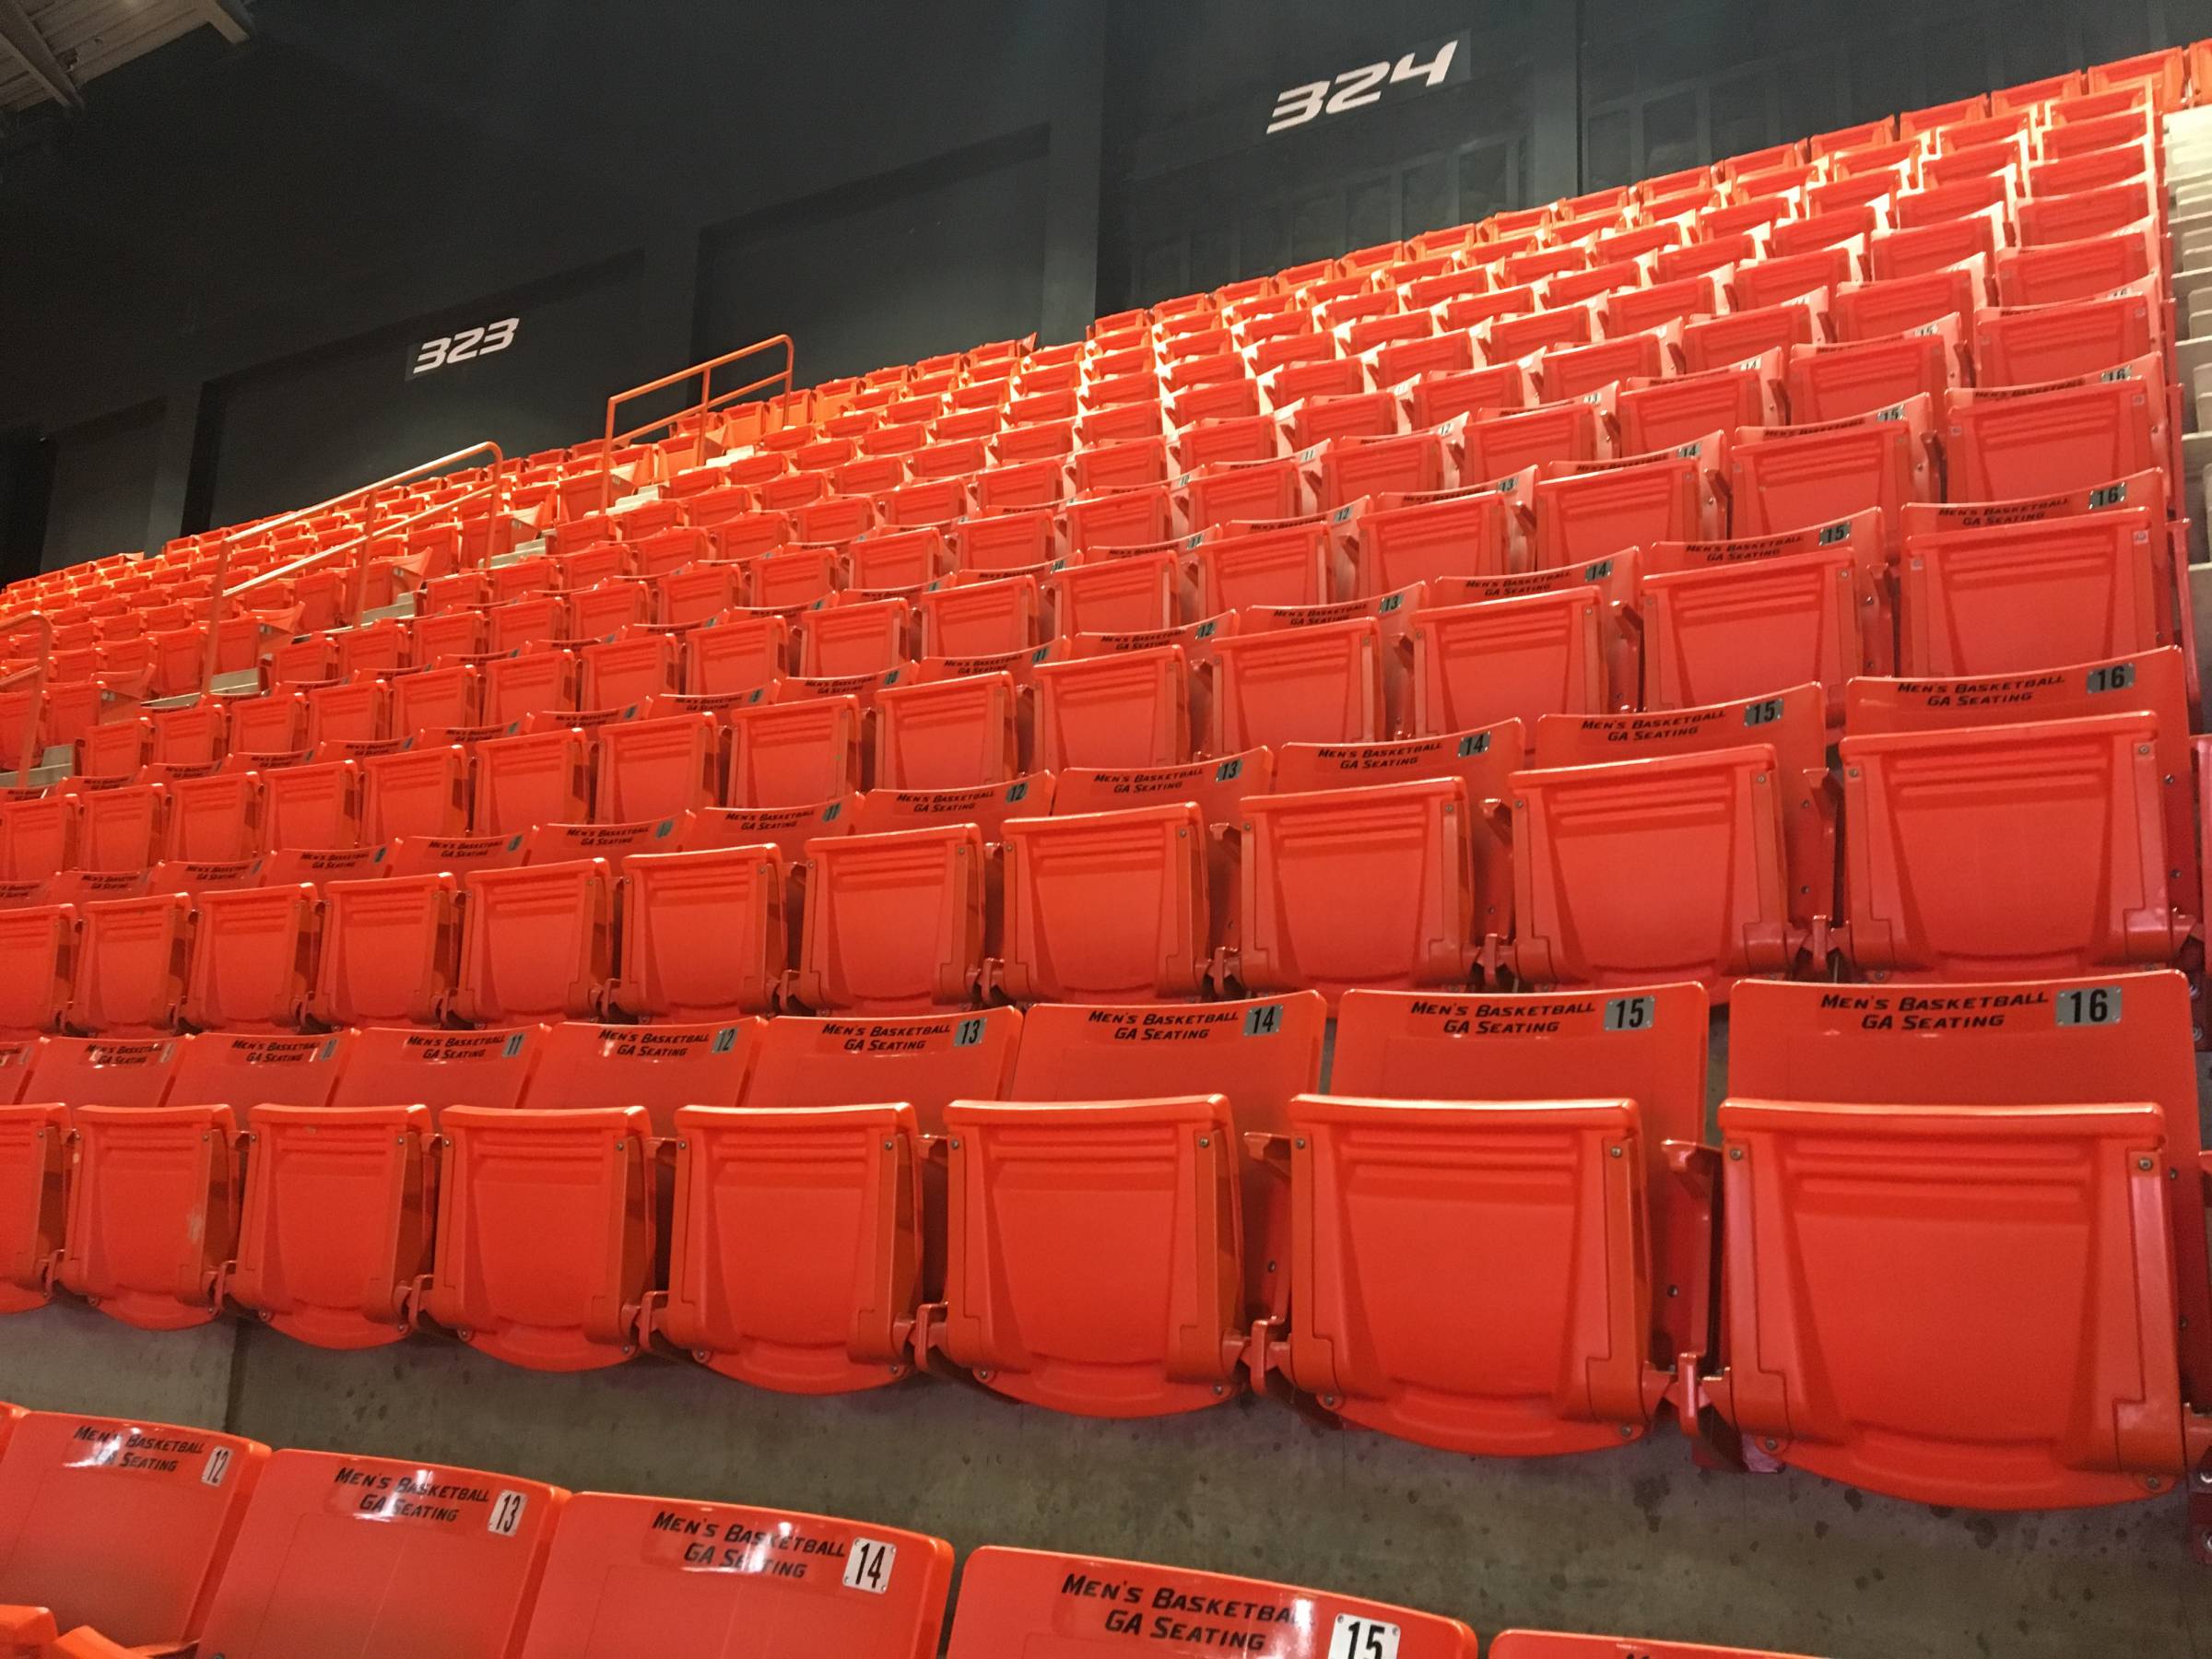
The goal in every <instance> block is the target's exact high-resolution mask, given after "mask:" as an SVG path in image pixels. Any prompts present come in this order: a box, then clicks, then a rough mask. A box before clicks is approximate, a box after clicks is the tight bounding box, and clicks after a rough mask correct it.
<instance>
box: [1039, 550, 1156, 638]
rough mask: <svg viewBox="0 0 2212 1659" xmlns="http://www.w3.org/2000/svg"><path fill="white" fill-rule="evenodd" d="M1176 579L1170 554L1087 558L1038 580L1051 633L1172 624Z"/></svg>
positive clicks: (1125, 630)
mask: <svg viewBox="0 0 2212 1659" xmlns="http://www.w3.org/2000/svg"><path fill="white" fill-rule="evenodd" d="M1179 580H1180V575H1179V571H1178V569H1177V560H1176V557H1175V555H1174V554H1173V553H1171V552H1165V551H1162V552H1146V553H1141V554H1136V555H1133V556H1131V557H1128V558H1124V559H1115V558H1108V557H1104V556H1100V555H1093V556H1092V558H1091V559H1090V560H1088V561H1087V562H1085V563H1082V564H1075V565H1068V566H1065V568H1062V569H1058V570H1055V571H1053V573H1052V574H1051V575H1050V576H1048V577H1046V578H1045V580H1044V584H1043V589H1044V600H1045V605H1046V606H1047V608H1048V610H1049V612H1050V614H1051V617H1052V629H1053V632H1054V633H1055V634H1077V633H1135V632H1141V631H1143V630H1145V629H1155V628H1172V627H1174V626H1175V623H1176V620H1177V618H1176V594H1177V588H1178V582H1179Z"/></svg>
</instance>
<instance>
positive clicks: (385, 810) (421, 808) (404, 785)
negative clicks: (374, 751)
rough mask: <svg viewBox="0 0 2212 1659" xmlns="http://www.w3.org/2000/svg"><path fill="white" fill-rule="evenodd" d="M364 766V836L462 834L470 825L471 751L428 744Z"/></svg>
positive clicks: (365, 838)
mask: <svg viewBox="0 0 2212 1659" xmlns="http://www.w3.org/2000/svg"><path fill="white" fill-rule="evenodd" d="M360 767H361V839H362V840H363V841H368V842H371V843H377V844H381V843H382V842H384V841H391V840H393V839H394V838H395V837H398V836H402V835H430V836H436V835H459V834H462V833H464V832H465V831H466V830H467V829H468V818H469V760H468V752H467V751H466V750H465V749H464V748H462V747H459V746H458V745H451V744H449V745H445V746H443V747H440V746H436V745H426V746H425V747H421V748H409V749H402V750H400V751H398V752H397V753H395V754H390V755H372V756H371V757H370V758H369V759H365V760H363V761H362V762H361V763H360Z"/></svg>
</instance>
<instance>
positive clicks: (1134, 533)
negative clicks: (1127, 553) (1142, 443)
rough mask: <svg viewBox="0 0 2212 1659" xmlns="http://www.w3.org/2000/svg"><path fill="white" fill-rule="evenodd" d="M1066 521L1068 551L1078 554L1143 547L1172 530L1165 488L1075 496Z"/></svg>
mask: <svg viewBox="0 0 2212 1659" xmlns="http://www.w3.org/2000/svg"><path fill="white" fill-rule="evenodd" d="M1065 521H1066V535H1067V546H1068V548H1069V550H1070V551H1072V552H1077V553H1080V552H1082V551H1084V550H1085V549H1087V548H1089V547H1143V546H1145V545H1146V544H1147V543H1149V542H1156V541H1159V540H1161V539H1162V538H1164V537H1166V536H1168V535H1172V534H1174V530H1175V524H1174V519H1173V509H1172V505H1171V500H1170V498H1169V495H1168V490H1167V487H1166V486H1165V485H1159V486H1154V487H1152V488H1146V489H1113V490H1107V491H1104V492H1103V493H1101V494H1099V495H1095V496H1077V497H1076V498H1075V499H1074V500H1071V501H1069V502H1068V503H1067V511H1066V513H1065Z"/></svg>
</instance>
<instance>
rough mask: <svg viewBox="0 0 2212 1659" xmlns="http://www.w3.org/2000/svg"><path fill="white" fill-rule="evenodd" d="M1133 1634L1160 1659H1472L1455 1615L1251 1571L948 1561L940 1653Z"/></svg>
mask: <svg viewBox="0 0 2212 1659" xmlns="http://www.w3.org/2000/svg"><path fill="white" fill-rule="evenodd" d="M1133 1637H1134V1638H1135V1639H1136V1640H1137V1641H1140V1642H1141V1643H1142V1644H1143V1645H1144V1646H1146V1647H1147V1648H1148V1649H1150V1650H1151V1651H1153V1652H1155V1653H1160V1654H1163V1655H1169V1656H1171V1659H1198V1656H1199V1655H1201V1654H1206V1653H1222V1652H1233V1651H1237V1650H1239V1649H1241V1650H1243V1651H1246V1652H1250V1653H1280V1654H1281V1655H1282V1656H1283V1659H1339V1656H1341V1655H1347V1654H1348V1655H1353V1656H1354V1659H1369V1655H1373V1654H1394V1655H1395V1659H1475V1632H1474V1631H1472V1630H1469V1629H1467V1627H1466V1626H1465V1625H1464V1624H1461V1623H1460V1622H1459V1621H1458V1620H1457V1619H1453V1618H1437V1617H1436V1616H1435V1615H1433V1614H1429V1613H1416V1612H1413V1611H1410V1610H1409V1609H1407V1608H1405V1607H1397V1606H1390V1605H1389V1604H1387V1603H1383V1602H1372V1601H1363V1600H1360V1599H1359V1598H1358V1597H1355V1596H1348V1595H1336V1594H1330V1593H1328V1592H1325V1591H1317V1590H1300V1589H1297V1588H1295V1587H1293V1586H1291V1585H1288V1584H1276V1583H1267V1582H1265V1581H1264V1580H1260V1579H1247V1578H1230V1577H1229V1576H1228V1575H1226V1574H1223V1573H1218V1572H1194V1571H1189V1570H1187V1569H1182V1568H1174V1567H1151V1566H1146V1565H1144V1564H1142V1563H1139V1562H1135V1561H1111V1560H1103V1559H1099V1558H1097V1557H1095V1556H1077V1555H1048V1554H1045V1553H1043V1552H1041V1551H1038V1550H1029V1549H1001V1548H998V1547H985V1548H982V1549H979V1550H977V1551H975V1553H974V1554H972V1555H971V1556H970V1557H969V1558H968V1559H967V1560H966V1562H965V1563H963V1565H962V1567H961V1571H960V1598H959V1607H958V1609H957V1610H956V1611H955V1613H954V1616H953V1621H952V1644H951V1646H950V1647H949V1648H947V1650H946V1653H947V1659H1001V1655H1005V1654H1010V1653H1040V1654H1041V1653H1044V1652H1047V1651H1050V1650H1048V1649H1046V1648H1043V1647H1041V1645H1040V1644H1041V1643H1044V1642H1050V1643H1051V1644H1052V1646H1053V1648H1056V1649H1058V1650H1059V1651H1060V1652H1061V1653H1065V1654H1066V1655H1068V1656H1069V1659H1075V1655H1077V1654H1083V1653H1093V1652H1097V1653H1119V1652H1122V1651H1123V1650H1124V1649H1125V1648H1126V1647H1128V1646H1129V1645H1130V1641H1131V1639H1132V1638H1133Z"/></svg>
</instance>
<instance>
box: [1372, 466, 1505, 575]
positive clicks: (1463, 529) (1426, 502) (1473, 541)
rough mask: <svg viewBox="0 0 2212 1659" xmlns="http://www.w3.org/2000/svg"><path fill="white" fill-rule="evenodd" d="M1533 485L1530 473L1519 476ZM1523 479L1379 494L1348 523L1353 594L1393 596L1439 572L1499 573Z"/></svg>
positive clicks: (1503, 564) (1503, 570)
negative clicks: (1422, 493)
mask: <svg viewBox="0 0 2212 1659" xmlns="http://www.w3.org/2000/svg"><path fill="white" fill-rule="evenodd" d="M1524 479H1525V482H1526V484H1527V485H1528V486H1529V487H1530V488H1533V487H1534V485H1535V478H1534V477H1533V475H1524ZM1523 481H1524V480H1523V479H1509V480H1506V482H1508V483H1511V484H1512V485H1513V487H1514V488H1512V489H1511V490H1508V489H1504V488H1484V489H1474V490H1446V491H1439V492H1437V493H1435V494H1433V495H1431V496H1430V497H1428V498H1426V499H1421V498H1418V497H1403V496H1390V495H1385V496H1381V497H1377V498H1374V499H1373V500H1371V501H1370V502H1369V504H1368V507H1367V510H1366V511H1364V512H1360V513H1359V514H1358V515H1356V516H1355V517H1353V518H1352V519H1351V520H1350V521H1349V524H1348V529H1349V533H1350V534H1349V543H1348V549H1347V550H1348V553H1349V557H1350V564H1351V571H1352V594H1353V596H1354V597H1359V598H1366V597H1371V596H1372V595H1374V594H1387V593H1393V592H1395V591H1396V590H1398V589H1400V588H1404V587H1409V586H1411V585H1412V584H1413V583H1415V582H1428V581H1430V580H1433V579H1434V578H1436V577H1439V576H1489V575H1503V574H1504V573H1505V572H1506V571H1508V570H1509V569H1510V568H1512V563H1513V560H1514V558H1515V553H1516V549H1517V547H1519V545H1520V543H1521V541H1522V540H1523V539H1524V524H1523V519H1522V510H1523V508H1524V505H1525V502H1524V499H1523V494H1522V488H1521V486H1522V483H1523Z"/></svg>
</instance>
